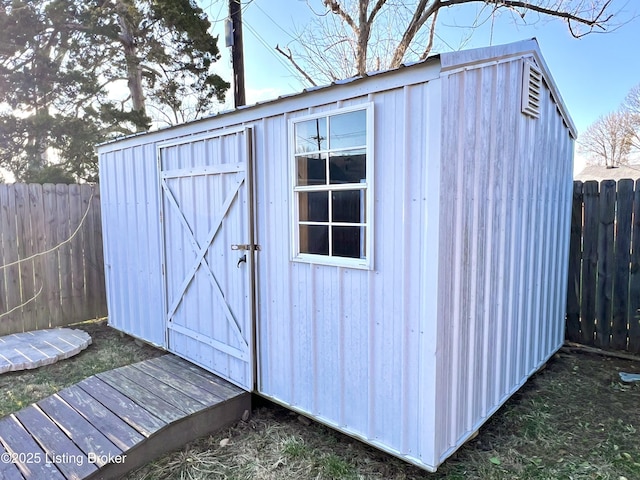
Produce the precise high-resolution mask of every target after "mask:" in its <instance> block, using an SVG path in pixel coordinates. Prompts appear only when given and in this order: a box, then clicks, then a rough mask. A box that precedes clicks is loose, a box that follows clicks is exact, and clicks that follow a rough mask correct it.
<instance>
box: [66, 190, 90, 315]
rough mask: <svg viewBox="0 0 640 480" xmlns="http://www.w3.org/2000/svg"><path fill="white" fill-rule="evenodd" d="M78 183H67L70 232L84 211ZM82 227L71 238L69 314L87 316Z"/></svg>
mask: <svg viewBox="0 0 640 480" xmlns="http://www.w3.org/2000/svg"><path fill="white" fill-rule="evenodd" d="M84 210H85V209H84V208H83V203H82V197H81V195H80V185H69V220H70V222H69V231H70V234H71V233H72V232H74V231H75V229H76V228H78V226H79V225H80V221H81V219H82V214H83V213H84ZM82 233H83V232H82V229H80V230H79V231H78V233H77V234H76V235H75V236H74V237H73V238H72V239H71V245H70V246H71V275H70V277H71V288H72V291H71V315H72V316H73V317H76V318H82V317H84V318H87V316H86V315H87V312H86V309H85V305H86V298H85V278H84V266H83V263H84V260H83V257H84V252H82V242H83V238H82Z"/></svg>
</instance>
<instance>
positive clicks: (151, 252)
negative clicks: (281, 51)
mask: <svg viewBox="0 0 640 480" xmlns="http://www.w3.org/2000/svg"><path fill="white" fill-rule="evenodd" d="M534 43H535V42H525V44H522V45H521V44H518V45H513V46H507V48H506V49H505V48H501V47H496V48H495V49H486V50H484V49H483V50H478V51H472V52H471V53H466V54H465V53H464V52H462V53H458V52H453V53H450V54H443V55H442V56H441V57H440V59H441V62H442V67H443V68H444V69H445V72H443V73H442V78H440V77H439V75H440V65H439V64H438V62H437V61H435V60H431V61H430V62H429V63H427V64H426V65H421V66H416V67H415V68H414V67H411V68H406V69H400V70H398V71H397V72H395V73H393V72H392V73H390V74H388V75H380V76H373V77H371V78H368V79H365V80H363V81H355V82H352V83H349V84H346V85H337V86H335V87H332V88H326V89H320V90H318V91H315V92H309V93H306V94H304V95H301V96H297V97H296V96H294V97H289V98H285V99H282V100H278V101H275V102H272V103H268V104H266V105H262V106H256V107H253V108H246V109H239V110H237V111H235V112H232V113H231V114H228V115H220V116H217V117H213V118H211V119H207V120H203V121H199V122H194V123H191V124H188V125H184V126H181V127H176V128H173V129H170V130H167V131H162V132H154V133H151V134H148V135H144V136H140V137H132V138H128V139H125V140H123V141H121V142H116V143H112V144H107V145H104V146H102V147H100V157H101V161H100V166H101V183H102V185H101V186H102V208H103V210H102V211H103V215H104V216H103V225H104V238H105V240H104V243H105V258H106V261H107V262H106V263H107V265H106V267H107V268H106V269H105V270H106V275H107V289H108V290H107V294H108V298H109V312H110V322H111V324H112V325H113V326H114V327H116V328H119V329H121V330H123V331H125V332H127V333H130V334H132V335H134V336H137V337H140V338H143V339H145V340H147V341H150V342H152V343H156V344H159V345H165V343H164V342H165V330H166V326H165V325H164V320H163V307H162V303H163V298H164V292H163V289H162V281H161V240H160V239H161V229H160V224H159V203H158V202H159V196H160V195H159V179H158V172H157V160H156V150H155V148H156V147H155V145H156V143H157V142H165V141H167V140H170V139H175V138H184V137H186V136H188V135H194V134H202V133H203V132H207V131H208V132H216V131H217V132H219V131H221V130H222V129H225V128H229V127H234V126H238V125H247V126H251V127H252V128H253V129H254V131H255V144H254V145H255V147H254V148H255V159H256V162H255V202H256V215H255V223H256V243H258V244H259V245H260V247H261V250H260V251H259V252H257V254H256V268H257V275H256V277H257V288H258V290H257V292H256V296H257V303H258V305H257V322H258V323H257V332H256V336H257V349H258V353H257V356H258V390H259V392H260V393H262V394H264V395H266V396H268V397H270V398H272V399H274V400H276V401H278V402H281V403H283V404H285V405H288V406H290V407H291V408H293V409H295V410H297V411H300V412H303V413H306V414H309V415H311V416H313V417H315V418H317V419H318V420H320V421H323V422H325V423H327V424H329V425H332V426H334V427H336V428H338V429H340V430H341V431H343V432H345V433H348V434H351V435H354V436H356V437H358V438H361V439H363V440H365V441H367V442H369V443H371V444H373V445H376V446H378V447H380V448H382V449H383V450H386V451H388V452H391V453H394V454H396V455H399V456H402V457H404V458H405V459H407V460H409V461H411V462H413V463H416V464H418V465H420V466H423V467H426V468H429V469H434V468H435V467H437V465H438V464H439V463H441V462H442V461H443V460H444V459H445V458H446V457H447V456H448V455H450V454H451V453H452V452H453V451H454V450H455V448H456V447H457V446H459V445H461V444H462V442H463V441H464V439H465V438H466V437H467V436H468V435H470V434H471V433H472V432H473V431H474V430H475V429H477V428H478V426H479V425H480V424H482V423H483V422H484V421H485V420H486V419H487V418H488V416H489V415H490V414H491V413H493V412H494V411H495V410H496V409H497V408H498V407H499V405H501V404H502V403H503V402H504V401H505V400H506V399H507V398H508V397H509V395H511V394H512V393H513V392H514V391H515V390H517V388H518V387H519V386H520V385H522V383H524V381H525V380H526V379H527V378H528V376H529V375H530V374H531V373H532V372H533V371H535V369H536V368H538V366H539V365H540V364H541V363H542V362H544V361H545V360H546V358H547V357H548V356H549V355H551V354H552V353H553V352H554V351H555V350H556V349H557V348H558V347H559V345H560V344H561V342H562V338H563V333H564V331H563V325H564V323H563V316H564V300H565V294H566V273H567V255H568V235H569V213H570V203H571V202H570V199H571V191H572V182H571V169H572V165H571V161H570V159H571V157H572V148H573V144H572V140H571V139H570V137H569V131H570V130H571V128H567V126H566V125H564V123H563V120H564V121H565V122H569V124H570V119H569V118H568V117H567V116H566V114H562V115H561V114H560V113H559V112H558V110H557V108H556V104H555V103H554V102H553V101H552V99H551V98H550V97H549V91H548V90H547V89H546V86H545V90H544V91H543V96H542V104H541V114H540V118H539V119H537V120H536V119H532V118H530V117H527V116H524V115H522V114H521V113H520V101H521V97H520V94H521V87H522V84H521V81H522V63H521V60H518V59H517V60H515V61H512V60H513V59H511V60H509V59H508V58H507V57H508V56H509V55H512V54H513V53H514V52H515V51H516V50H518V49H525V50H526V51H527V52H532V51H536V52H537V46H536V45H535V44H534ZM483 55H492V58H494V59H499V61H493V62H492V63H491V64H490V65H484V66H483V65H481V59H480V57H481V56H483ZM534 56H535V55H534ZM460 62H463V63H464V62H467V63H466V64H465V65H466V68H465V69H464V70H463V69H460V68H458V71H456V68H457V67H456V64H458V65H459V64H460ZM542 66H544V65H542ZM542 70H543V73H544V74H545V75H548V70H547V69H546V67H545V68H542ZM551 90H552V91H553V95H554V97H555V99H556V102H558V101H559V96H558V94H557V91H556V89H555V87H554V86H553V85H551ZM366 102H374V115H375V122H374V123H375V140H374V149H375V162H376V165H375V179H374V182H375V205H374V212H375V224H374V229H375V230H374V239H373V240H374V259H375V263H374V266H373V270H360V269H350V268H345V267H335V266H320V265H311V264H305V263H298V262H292V261H291V260H290V252H291V246H290V244H289V242H290V228H291V225H290V221H291V220H290V212H291V209H290V205H289V202H290V198H291V196H290V190H291V188H292V186H291V179H290V178H289V172H290V168H289V161H290V158H289V154H290V152H288V151H287V149H288V146H287V138H288V132H287V122H288V119H289V118H290V117H296V116H302V115H307V114H310V113H314V112H319V111H327V110H331V109H334V108H338V107H342V106H350V105H357V104H364V103H366ZM559 105H560V108H561V110H562V111H564V107H563V106H562V104H561V102H560V103H559ZM570 126H571V125H570ZM192 153H193V152H192ZM189 154H190V155H191V153H189ZM194 155H196V156H197V152H196V153H195V154H194ZM196 160H197V159H196ZM202 208H205V206H204V204H203V205H202ZM234 258H235V257H234ZM234 268H235V267H234ZM230 270H233V268H231V269H230ZM200 314H203V312H199V313H198V315H200Z"/></svg>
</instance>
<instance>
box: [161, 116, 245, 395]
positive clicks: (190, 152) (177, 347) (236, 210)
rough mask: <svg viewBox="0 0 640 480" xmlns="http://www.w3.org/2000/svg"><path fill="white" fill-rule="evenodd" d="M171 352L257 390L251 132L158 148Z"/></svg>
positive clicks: (210, 136)
mask: <svg viewBox="0 0 640 480" xmlns="http://www.w3.org/2000/svg"><path fill="white" fill-rule="evenodd" d="M158 153H159V155H158V158H159V162H160V182H161V192H162V193H161V194H162V229H163V240H164V270H163V271H164V284H165V292H166V301H165V322H166V326H167V344H168V349H169V351H171V352H173V353H175V354H177V355H179V356H181V357H183V358H185V359H187V360H190V361H192V362H193V363H196V364H198V365H200V366H202V367H204V368H206V369H207V370H209V371H211V372H213V373H215V374H217V375H219V376H221V377H223V378H225V379H227V380H229V381H231V382H233V383H235V384H237V385H239V386H241V387H243V388H245V389H246V390H251V389H252V388H253V379H254V372H253V361H254V359H253V355H254V353H253V352H254V348H253V343H254V339H253V314H254V313H253V312H254V310H253V309H254V305H253V288H254V273H253V272H254V260H255V258H254V256H255V255H256V249H255V248H254V247H253V238H252V236H253V231H252V228H251V225H252V221H253V220H252V219H251V218H250V214H251V211H252V208H251V201H252V200H251V191H250V188H251V187H252V185H251V181H250V179H249V178H248V173H250V172H251V168H250V167H251V163H250V162H251V160H252V159H251V153H252V147H251V130H250V129H248V128H242V129H236V130H232V131H230V130H227V131H224V132H221V133H218V134H215V135H208V136H200V137H195V138H194V137H189V138H185V139H184V140H181V141H180V142H175V143H171V144H164V145H161V146H159V147H158Z"/></svg>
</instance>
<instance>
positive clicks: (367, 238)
mask: <svg viewBox="0 0 640 480" xmlns="http://www.w3.org/2000/svg"><path fill="white" fill-rule="evenodd" d="M373 105H374V104H373V102H367V103H362V104H359V105H353V106H349V107H342V108H335V109H331V110H326V111H323V112H318V113H314V114H311V115H305V116H302V117H295V118H290V119H289V122H288V133H289V154H288V157H289V168H290V175H289V176H290V180H289V187H290V188H289V195H290V202H289V203H290V205H291V211H290V222H289V223H290V234H291V260H292V261H294V262H302V263H311V264H318V265H332V266H337V267H348V268H359V269H367V270H371V269H373V265H374V263H373V247H374V245H373V236H374V235H373V232H374V215H373V210H374V189H373V187H374V185H373V184H374V182H373V179H374V163H375V162H374V136H375V131H374V108H373ZM361 110H364V111H365V112H366V129H367V140H366V145H365V149H366V163H365V168H366V181H365V182H361V183H360V184H359V185H358V189H360V190H362V191H364V192H365V198H366V202H365V209H366V212H365V221H364V222H363V226H364V231H365V235H364V257H365V258H349V257H338V256H333V255H331V253H332V252H331V248H332V242H331V227H332V225H333V222H332V216H331V212H330V213H329V222H328V227H329V255H320V254H312V253H301V252H300V229H299V225H300V218H299V212H300V209H299V205H298V195H297V193H298V192H304V191H327V192H329V208H331V207H330V205H331V192H332V191H338V190H354V184H353V183H351V184H330V185H327V187H326V188H318V186H298V185H296V183H297V182H296V179H297V162H296V151H295V125H296V124H297V123H300V122H305V121H308V120H314V119H316V118H326V117H332V116H334V115H341V114H344V113H350V112H355V111H361ZM327 124H329V122H327ZM328 128H330V127H328ZM327 134H328V135H329V132H328V133H327ZM340 150H341V149H329V148H326V149H322V150H320V151H319V152H320V153H321V154H328V153H329V152H331V151H340ZM305 223H306V222H305ZM338 223H340V224H341V225H344V223H343V222H338ZM321 224H323V225H324V224H326V223H325V222H321ZM358 225H359V224H358ZM346 226H348V224H346Z"/></svg>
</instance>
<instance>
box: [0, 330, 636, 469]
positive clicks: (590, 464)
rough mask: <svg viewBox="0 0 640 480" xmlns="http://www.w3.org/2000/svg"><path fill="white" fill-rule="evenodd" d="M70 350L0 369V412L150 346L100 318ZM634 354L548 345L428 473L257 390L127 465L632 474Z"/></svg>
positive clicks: (150, 351) (142, 354)
mask: <svg viewBox="0 0 640 480" xmlns="http://www.w3.org/2000/svg"><path fill="white" fill-rule="evenodd" d="M76 328H83V329H85V330H87V331H88V332H89V333H90V334H91V335H92V337H93V340H94V343H93V345H91V346H90V347H89V348H88V349H87V350H85V351H83V352H82V353H81V354H79V355H78V356H76V357H73V358H72V359H69V360H65V361H62V362H59V363H57V364H54V365H50V366H46V367H42V368H39V369H37V370H33V371H25V372H16V373H9V374H4V375H1V376H0V416H3V415H7V414H9V413H11V412H13V411H16V410H18V409H20V408H22V407H24V406H26V405H28V404H29V403H32V402H35V401H37V400H39V399H41V398H43V397H45V396H47V395H50V394H52V393H54V392H56V391H58V390H60V389H62V388H64V387H66V386H68V385H71V384H73V383H75V382H77V381H79V380H81V379H82V378H85V377H87V376H90V375H93V374H95V373H98V372H100V371H103V370H107V369H111V368H116V367H118V366H121V365H124V364H128V363H133V362H136V361H140V360H144V359H146V358H149V357H152V356H156V355H160V354H162V352H160V351H159V350H156V349H154V348H151V347H148V346H145V345H142V344H139V343H136V342H134V341H133V340H132V339H130V338H128V337H126V336H125V337H122V336H120V335H119V334H118V333H117V332H115V331H113V330H111V329H109V328H108V327H106V326H105V325H104V323H88V324H82V325H80V326H78V327H76ZM620 371H626V372H635V373H640V362H632V361H627V360H618V359H612V358H607V357H602V356H597V355H588V354H567V353H560V354H558V355H556V356H555V357H554V358H553V359H552V360H551V361H550V362H549V363H548V365H547V368H546V369H544V370H543V371H541V372H540V373H538V374H537V375H535V376H534V377H533V378H532V379H531V380H530V381H529V382H528V383H527V384H526V385H525V386H524V388H523V389H521V390H520V391H519V392H518V393H517V394H516V395H515V396H514V397H512V398H511V399H510V400H509V401H508V402H507V403H506V404H505V405H504V406H503V407H502V408H501V409H500V410H499V411H498V412H497V413H496V414H495V415H494V416H493V417H492V418H491V419H490V420H489V421H488V422H487V423H486V424H485V426H484V427H483V428H482V429H481V430H480V434H479V435H478V437H476V438H475V439H474V440H472V441H471V442H469V443H468V444H467V445H465V446H463V447H462V448H461V449H460V450H459V451H458V452H457V453H456V454H455V455H454V456H453V457H452V458H450V459H448V460H447V461H446V462H445V463H444V464H443V465H442V466H441V467H440V469H439V470H438V472H437V473H435V474H429V473H427V472H424V471H422V470H420V469H418V468H415V467H412V466H410V465H408V464H406V463H405V462H403V461H401V460H398V459H396V458H394V457H391V456H389V455H386V454H384V453H382V452H379V451H378V450H376V449H374V448H371V447H368V446H366V445H364V444H362V443H360V442H358V441H355V440H353V439H351V438H349V437H347V436H345V435H342V434H340V433H337V432H335V431H333V430H331V429H329V428H327V427H324V426H322V425H319V424H316V423H311V424H310V425H307V424H304V423H302V422H300V420H299V418H298V416H297V415H295V414H293V413H291V412H289V411H287V410H286V409H283V408H280V407H276V406H274V405H271V404H268V403H266V402H264V403H263V405H261V406H259V407H258V408H257V409H256V410H255V411H254V412H253V416H252V417H251V418H250V419H249V420H248V421H246V422H240V423H239V424H238V425H236V426H235V427H233V428H231V429H228V430H225V431H222V432H219V433H218V434H216V435H213V436H210V437H207V438H203V439H199V440H197V441H195V442H192V443H190V444H188V445H185V447H184V448H183V449H182V450H180V451H178V452H174V453H171V454H169V455H166V456H164V457H162V458H160V459H157V460H156V461H154V462H152V463H149V464H148V465H146V466H145V467H143V468H141V469H139V470H137V471H135V472H132V473H130V474H129V476H128V477H127V480H142V479H149V480H151V479H153V480H156V479H175V480H178V479H181V480H182V479H185V480H186V479H194V480H195V479H238V480H240V479H246V480H249V479H251V480H254V479H255V480H262V479H264V480H267V479H274V480H275V479H301V480H311V479H314V480H315V479H391V480H408V479H429V480H442V479H448V480H456V479H460V480H462V479H464V480H469V479H471V480H472V479H482V480H486V479H488V480H503V479H504V480H514V479H523V480H524V479H531V480H543V479H544V480H556V479H573V480H582V479H584V480H587V479H588V480H624V479H627V480H638V479H640V438H639V432H638V430H640V383H635V384H626V383H623V382H621V381H620V379H619V376H618V372H620Z"/></svg>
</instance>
